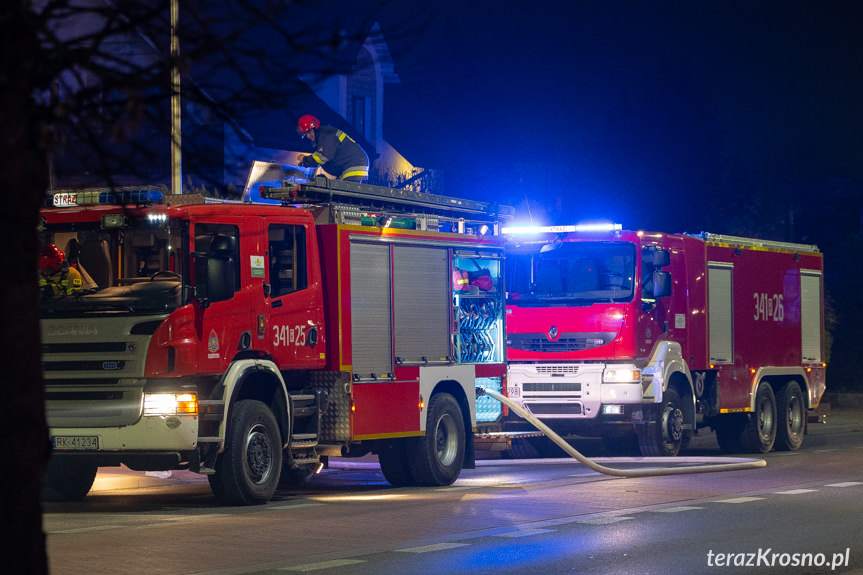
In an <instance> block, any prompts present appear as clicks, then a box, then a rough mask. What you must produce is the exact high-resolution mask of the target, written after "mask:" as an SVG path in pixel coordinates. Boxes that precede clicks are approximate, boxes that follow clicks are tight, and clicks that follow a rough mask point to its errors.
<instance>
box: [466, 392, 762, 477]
mask: <svg viewBox="0 0 863 575" xmlns="http://www.w3.org/2000/svg"><path fill="white" fill-rule="evenodd" d="M478 391H479V392H480V393H483V394H485V395H487V396H489V397H491V398H494V399H496V400H498V401H499V402H501V403H503V404H504V405H506V406H507V407H509V408H510V409H511V410H513V411H514V412H516V413H517V414H518V415H520V416H521V417H523V418H524V419H526V420H527V421H529V422H530V423H531V424H532V425H533V426H534V427H536V428H537V429H539V430H540V431H541V432H543V433H544V434H545V435H546V436H547V437H548V438H549V439H551V440H552V441H553V442H555V443H556V444H557V445H558V446H559V447H560V448H561V449H563V450H564V451H565V452H566V453H567V454H568V455H570V456H571V457H573V458H574V459H576V460H578V461H579V462H580V463H582V464H584V465H586V466H587V467H589V468H590V469H592V470H593V471H596V472H598V473H603V474H605V475H614V476H616V477H651V476H655V475H683V474H687V473H713V472H716V471H739V470H741V469H757V468H759V467H764V466H766V465H767V462H766V461H764V460H763V459H739V460H738V461H735V462H734V463H714V464H709V465H690V466H685V467H654V468H649V469H614V468H612V467H606V466H605V465H600V464H599V463H596V462H594V461H591V460H590V459H588V458H587V457H585V456H584V455H582V454H581V453H579V452H578V451H576V450H575V448H574V447H572V446H571V445H570V444H569V443H567V442H566V441H565V440H564V439H563V438H562V437H561V436H559V435H558V434H556V433H555V432H554V431H552V430H551V428H549V427H548V426H547V425H546V424H544V423H543V422H542V421H540V420H539V419H537V418H536V417H534V415H533V414H531V413H530V412H529V411H527V410H526V409H524V408H523V407H522V406H520V405H519V404H518V403H516V402H514V401H512V400H511V399H509V398H508V397H505V396H503V395H501V394H500V393H498V392H496V391H494V390H493V389H485V388H478Z"/></svg>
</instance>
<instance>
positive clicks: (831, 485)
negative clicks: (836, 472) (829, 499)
mask: <svg viewBox="0 0 863 575" xmlns="http://www.w3.org/2000/svg"><path fill="white" fill-rule="evenodd" d="M853 485H863V482H861V481H843V482H842V483H830V484H828V485H825V487H851V486H853Z"/></svg>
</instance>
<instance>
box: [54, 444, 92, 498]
mask: <svg viewBox="0 0 863 575" xmlns="http://www.w3.org/2000/svg"><path fill="white" fill-rule="evenodd" d="M97 470H98V468H97V467H96V465H95V464H93V463H88V462H86V461H81V460H78V459H75V458H71V457H65V456H57V455H53V456H51V459H49V460H48V466H47V468H46V469H45V477H44V481H43V484H42V500H43V501H81V500H82V499H84V497H86V496H87V494H88V493H89V492H90V488H91V487H93V481H95V480H96V471H97Z"/></svg>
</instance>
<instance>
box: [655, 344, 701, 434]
mask: <svg viewBox="0 0 863 575" xmlns="http://www.w3.org/2000/svg"><path fill="white" fill-rule="evenodd" d="M644 371H645V372H647V373H650V372H653V374H654V375H653V380H654V385H656V383H657V379H659V378H657V375H656V374H657V373H658V374H661V392H663V393H664V392H665V390H666V389H668V388H669V387H674V389H676V390H677V393H678V395H680V403H681V406H680V407H681V410H682V411H683V417H684V423H685V424H687V425H692V426H693V428H694V427H695V384H694V383H693V381H692V373H691V372H690V370H689V365H688V364H687V363H686V360H685V359H683V350H682V348H681V347H680V344H679V343H677V342H674V341H663V342H661V343H660V344H659V345H657V346H656V348H655V349H654V353H653V354H652V355H651V358H650V361H649V362H648V364H647V367H646V368H645V370H644ZM657 387H658V386H657ZM657 391H659V390H656V389H654V394H656V392H657ZM654 396H655V397H656V395H654ZM659 397H660V398H661V396H659ZM660 401H661V399H660Z"/></svg>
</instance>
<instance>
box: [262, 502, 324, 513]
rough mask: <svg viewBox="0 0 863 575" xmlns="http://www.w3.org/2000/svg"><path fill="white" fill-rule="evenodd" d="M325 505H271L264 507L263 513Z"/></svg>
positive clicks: (322, 504)
mask: <svg viewBox="0 0 863 575" xmlns="http://www.w3.org/2000/svg"><path fill="white" fill-rule="evenodd" d="M324 505H326V503H288V504H287V505H273V506H272V507H265V508H264V509H263V510H264V511H286V510H288V509H303V508H304V507H323V506H324Z"/></svg>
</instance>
